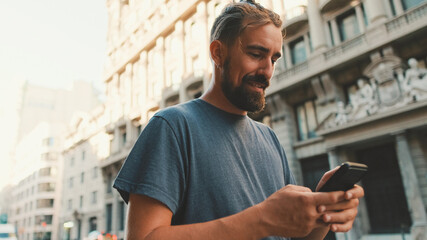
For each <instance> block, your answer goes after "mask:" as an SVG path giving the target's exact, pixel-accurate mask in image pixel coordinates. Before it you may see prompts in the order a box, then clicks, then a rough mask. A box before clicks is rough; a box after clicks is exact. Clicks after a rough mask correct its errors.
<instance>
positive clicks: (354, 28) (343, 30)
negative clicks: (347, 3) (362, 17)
mask: <svg viewBox="0 0 427 240" xmlns="http://www.w3.org/2000/svg"><path fill="white" fill-rule="evenodd" d="M337 24H338V28H339V33H340V39H341V41H346V40H348V39H351V38H354V37H355V36H357V35H359V34H360V29H359V25H358V22H357V17H356V12H355V10H354V9H352V10H350V11H348V12H346V13H344V14H343V15H341V16H339V17H337Z"/></svg>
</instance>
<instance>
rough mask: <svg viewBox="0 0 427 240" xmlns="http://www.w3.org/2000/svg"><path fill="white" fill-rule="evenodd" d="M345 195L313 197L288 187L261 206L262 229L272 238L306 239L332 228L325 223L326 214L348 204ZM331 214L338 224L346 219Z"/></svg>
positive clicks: (319, 195)
mask: <svg viewBox="0 0 427 240" xmlns="http://www.w3.org/2000/svg"><path fill="white" fill-rule="evenodd" d="M344 195H345V194H344V192H332V193H320V192H319V193H318V192H316V193H313V192H311V190H310V189H308V188H306V187H301V186H295V185H287V186H285V187H283V188H282V189H280V190H279V191H277V192H275V193H274V194H272V195H271V196H270V197H269V198H267V199H266V200H265V201H264V202H262V203H260V204H259V205H257V206H258V207H259V209H260V219H261V225H262V226H263V227H264V230H265V232H266V233H267V234H268V235H269V236H285V237H305V236H307V235H308V234H310V233H311V232H312V231H313V230H314V229H317V228H327V227H328V223H325V222H324V221H322V217H323V214H324V213H323V212H324V211H327V210H328V209H329V208H333V207H335V208H339V207H340V205H337V204H339V203H341V202H343V201H345V196H344ZM328 207H329V208H328ZM346 207H348V206H347V205H346ZM331 211H332V210H331ZM328 214H329V215H328V216H329V217H331V219H333V220H336V221H338V218H341V217H342V216H335V215H331V213H328ZM329 217H328V219H329Z"/></svg>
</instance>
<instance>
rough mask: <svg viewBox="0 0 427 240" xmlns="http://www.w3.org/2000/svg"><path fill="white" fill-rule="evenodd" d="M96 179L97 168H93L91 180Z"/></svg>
mask: <svg viewBox="0 0 427 240" xmlns="http://www.w3.org/2000/svg"><path fill="white" fill-rule="evenodd" d="M97 177H98V167H94V168H93V170H92V178H94V179H95V178H97Z"/></svg>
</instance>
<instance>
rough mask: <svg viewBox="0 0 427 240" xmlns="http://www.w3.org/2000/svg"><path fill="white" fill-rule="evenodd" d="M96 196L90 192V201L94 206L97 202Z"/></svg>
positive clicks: (94, 192) (95, 193) (96, 193)
mask: <svg viewBox="0 0 427 240" xmlns="http://www.w3.org/2000/svg"><path fill="white" fill-rule="evenodd" d="M97 195H98V192H97V191H93V192H92V198H91V201H90V202H91V203H92V204H95V203H96V202H97Z"/></svg>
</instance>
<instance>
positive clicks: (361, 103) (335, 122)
mask: <svg viewBox="0 0 427 240" xmlns="http://www.w3.org/2000/svg"><path fill="white" fill-rule="evenodd" d="M371 60H372V63H371V64H370V65H368V66H367V67H366V69H365V71H364V72H363V74H364V78H366V79H363V78H360V79H358V80H357V82H356V83H357V90H356V92H355V93H353V94H352V95H351V96H350V101H349V103H348V104H347V105H345V104H344V103H343V102H342V101H337V103H336V110H335V113H334V114H333V116H330V118H329V119H328V120H327V121H325V124H324V126H323V127H321V128H331V127H337V126H340V125H344V124H346V123H349V122H351V121H354V120H357V119H361V118H364V117H367V116H371V115H374V114H377V113H379V112H386V111H390V110H391V109H395V108H398V107H403V106H405V105H408V104H411V103H413V102H417V101H422V100H425V99H427V69H425V68H423V67H419V64H418V62H417V60H416V59H414V58H411V59H409V61H408V65H409V68H408V69H406V70H403V68H402V64H401V59H400V58H398V57H396V56H394V55H393V50H392V49H391V48H386V49H383V56H381V54H379V53H374V54H372V55H371Z"/></svg>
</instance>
